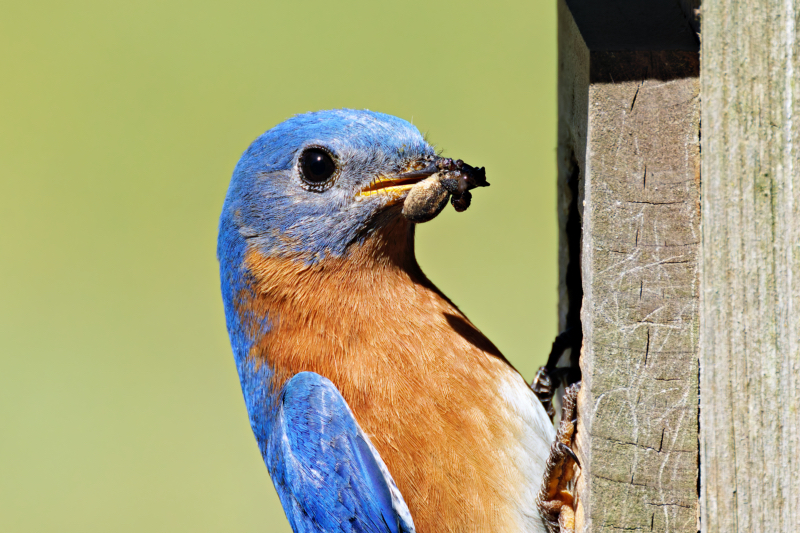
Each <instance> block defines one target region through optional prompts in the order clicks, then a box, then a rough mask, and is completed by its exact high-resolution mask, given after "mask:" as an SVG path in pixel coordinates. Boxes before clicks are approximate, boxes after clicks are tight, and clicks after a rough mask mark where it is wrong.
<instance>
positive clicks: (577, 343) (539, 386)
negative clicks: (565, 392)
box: [531, 328, 583, 420]
mask: <svg viewBox="0 0 800 533" xmlns="http://www.w3.org/2000/svg"><path fill="white" fill-rule="evenodd" d="M582 342H583V332H582V331H581V329H580V328H567V329H566V330H564V331H562V332H561V333H559V334H558V336H557V337H556V338H555V340H554V341H553V347H552V348H551V349H550V355H549V356H548V357H547V364H546V365H544V366H540V367H539V370H538V371H537V372H536V376H535V377H534V378H533V382H532V383H531V390H533V393H534V394H535V395H536V397H537V398H539V402H541V404H542V407H544V410H545V412H546V413H547V416H549V417H550V420H553V417H554V416H555V414H556V411H555V408H554V407H553V397H554V396H555V394H556V391H557V390H558V388H559V387H560V386H562V385H563V386H565V387H566V386H567V385H568V384H570V383H576V382H578V381H580V379H581V372H580V369H579V368H577V367H575V366H558V364H559V361H560V360H561V359H562V356H563V355H564V352H565V351H566V350H572V353H580V349H581V343H582Z"/></svg>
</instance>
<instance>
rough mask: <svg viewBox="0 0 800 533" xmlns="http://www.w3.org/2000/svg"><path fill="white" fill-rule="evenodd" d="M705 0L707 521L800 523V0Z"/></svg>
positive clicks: (759, 528)
mask: <svg viewBox="0 0 800 533" xmlns="http://www.w3.org/2000/svg"><path fill="white" fill-rule="evenodd" d="M702 9H703V12H702V21H703V51H702V53H703V66H702V84H703V112H702V120H703V163H702V165H703V190H702V194H703V217H704V220H703V276H702V287H703V292H702V293H703V307H702V316H703V326H702V333H701V345H702V349H701V356H700V376H701V380H700V388H701V396H700V398H701V403H700V413H701V416H700V433H701V440H700V442H701V444H700V449H701V461H700V466H701V524H702V531H704V532H708V533H712V532H714V533H716V532H720V533H721V532H724V533H729V532H733V533H735V532H747V533H751V532H752V533H757V532H777V531H781V532H783V531H798V530H800V317H798V312H800V249H798V246H800V179H799V178H798V173H800V161H799V160H798V153H800V151H799V150H798V142H800V131H798V127H800V126H799V125H800V82H799V81H798V75H800V49H799V48H798V38H797V37H798V35H797V28H798V27H799V26H800V19H799V18H798V17H800V5H798V2H797V1H796V0H782V1H767V0H747V1H743V0H738V1H737V0H706V1H704V2H703V7H702Z"/></svg>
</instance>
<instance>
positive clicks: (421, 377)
mask: <svg viewBox="0 0 800 533" xmlns="http://www.w3.org/2000/svg"><path fill="white" fill-rule="evenodd" d="M403 232H405V234H404V233H403ZM408 232H409V230H408V228H406V227H398V228H395V229H394V230H393V231H389V232H385V233H383V234H381V235H378V236H376V237H374V238H373V239H372V240H370V241H368V242H367V243H366V244H365V245H363V246H361V247H359V248H357V249H354V250H352V252H351V254H350V255H349V256H347V257H345V258H328V259H324V260H321V261H319V262H318V263H316V264H315V265H313V266H307V265H306V264H305V263H304V261H303V260H302V258H295V259H286V258H284V259H275V258H267V257H264V256H263V255H261V254H260V253H259V252H258V251H255V250H251V251H250V252H249V254H248V255H247V258H246V262H247V266H248V268H249V270H250V271H251V273H252V274H253V276H254V278H255V279H256V280H257V282H256V284H255V286H254V287H253V289H254V290H253V292H252V294H249V295H242V297H243V299H244V300H245V301H246V303H245V307H247V308H248V309H249V310H252V311H254V312H255V313H256V315H260V316H265V315H266V316H268V317H269V319H270V324H271V329H270V331H269V332H268V333H266V334H263V336H261V337H260V338H259V339H257V342H256V343H255V345H254V348H253V352H252V353H251V356H252V357H254V358H256V359H257V360H260V361H262V362H263V363H264V364H268V365H270V366H271V367H272V368H273V369H274V371H275V373H274V376H275V377H274V381H273V383H271V386H272V387H273V390H275V391H276V392H277V391H278V390H280V388H281V387H282V385H283V383H284V382H285V381H286V380H287V379H289V378H291V377H292V376H293V375H295V374H297V373H298V372H303V371H311V372H316V373H318V374H320V375H323V376H325V377H327V378H328V379H330V380H331V381H332V382H333V383H334V384H335V385H336V386H337V387H338V388H339V390H340V392H341V393H342V396H343V397H344V398H345V400H346V401H347V403H348V404H349V406H350V408H351V409H352V411H353V413H354V414H355V416H356V418H357V420H358V422H359V424H360V425H361V427H362V428H363V430H364V431H365V432H366V433H367V434H368V435H369V437H370V438H371V439H372V443H373V444H374V446H375V447H376V449H377V450H378V451H379V452H380V454H381V457H382V458H383V460H384V461H385V462H386V464H387V466H388V468H389V471H390V472H391V473H392V476H393V477H394V479H395V482H396V483H397V485H398V487H399V489H400V491H401V493H402V494H403V497H404V498H405V501H406V503H407V504H408V507H409V509H410V511H411V514H412V516H413V518H414V523H415V525H416V528H417V531H418V532H420V533H432V532H434V531H454V532H455V531H458V532H467V531H475V532H477V531H514V530H515V529H517V526H516V525H515V524H514V523H513V522H514V520H515V518H514V517H515V516H516V515H517V514H518V512H519V509H518V507H519V505H520V502H519V501H518V500H519V492H520V490H519V488H520V486H521V485H522V484H523V483H524V480H523V477H524V474H523V473H521V472H519V468H520V467H519V465H518V462H519V461H518V459H517V458H515V457H514V456H513V453H511V452H510V451H509V450H510V448H509V444H510V443H511V442H512V441H513V440H514V439H518V438H519V434H518V431H517V430H515V429H514V428H515V426H514V424H515V423H517V422H516V421H514V420H511V419H510V418H513V413H512V412H511V411H510V407H509V406H508V405H507V404H506V403H505V402H504V401H503V400H502V399H501V398H500V397H499V396H498V383H499V382H501V381H502V380H503V379H508V378H509V377H514V376H513V374H516V371H515V370H514V369H513V368H512V367H511V366H510V365H509V364H508V363H507V362H506V360H505V359H504V358H503V356H502V355H501V354H500V353H499V352H498V350H497V349H496V348H495V347H494V345H493V344H492V343H491V342H490V341H489V340H488V339H486V337H484V336H483V335H482V334H481V333H480V331H478V330H477V329H476V328H475V327H474V326H473V325H472V324H471V323H470V322H469V320H467V319H466V317H465V316H464V315H463V314H462V313H461V312H460V311H459V310H458V309H457V308H456V307H455V306H454V305H453V304H452V303H450V302H449V301H448V300H447V299H446V298H445V297H444V296H442V295H441V294H440V293H439V292H438V290H436V289H435V287H433V285H431V283H430V282H429V281H428V280H427V278H425V276H424V275H423V274H422V272H421V271H420V269H419V267H418V266H417V264H416V260H415V259H414V257H413V252H410V251H409V250H408V249H406V248H405V246H406V245H407V242H408V239H409V238H410V237H407V235H406V234H408ZM516 379H519V378H516ZM530 503H531V504H532V502H530Z"/></svg>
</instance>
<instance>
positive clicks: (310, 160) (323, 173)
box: [300, 148, 336, 185]
mask: <svg viewBox="0 0 800 533" xmlns="http://www.w3.org/2000/svg"><path fill="white" fill-rule="evenodd" d="M300 171H301V172H302V173H303V179H304V180H305V181H306V182H307V183H309V184H310V185H321V184H323V183H325V182H326V181H328V180H329V179H331V176H333V174H334V172H336V163H334V162H333V158H332V157H331V156H330V155H329V154H328V153H327V152H326V151H325V150H322V149H320V148H309V149H308V150H306V151H305V152H303V155H301V156H300Z"/></svg>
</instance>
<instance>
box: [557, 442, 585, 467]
mask: <svg viewBox="0 0 800 533" xmlns="http://www.w3.org/2000/svg"><path fill="white" fill-rule="evenodd" d="M556 445H557V446H558V448H559V449H560V450H561V451H562V452H564V453H565V454H567V455H569V456H570V458H571V459H572V460H573V461H575V464H577V465H578V466H581V462H580V461H579V460H578V456H577V455H575V452H573V451H572V448H570V447H569V446H567V445H566V444H564V443H563V442H557V443H556Z"/></svg>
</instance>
